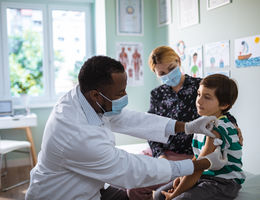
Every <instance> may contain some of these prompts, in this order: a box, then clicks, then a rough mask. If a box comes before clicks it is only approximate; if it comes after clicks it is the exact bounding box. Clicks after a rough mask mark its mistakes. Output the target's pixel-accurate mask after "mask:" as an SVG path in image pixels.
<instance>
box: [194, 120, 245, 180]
mask: <svg viewBox="0 0 260 200" xmlns="http://www.w3.org/2000/svg"><path fill="white" fill-rule="evenodd" d="M214 130H215V131H217V132H218V133H219V134H220V135H221V139H222V141H223V143H222V145H221V150H222V151H227V157H228V163H227V165H225V166H224V167H223V168H221V169H220V170H205V171H204V172H203V175H210V176H215V177H221V178H225V179H234V180H235V181H236V182H237V183H239V184H242V183H243V182H244V181H245V178H246V176H245V174H244V172H243V171H242V158H241V157H242V146H241V145H240V143H239V138H238V135H237V129H236V128H235V126H234V125H233V124H232V123H231V122H230V121H229V120H228V118H227V117H226V116H221V117H219V120H218V127H214ZM205 142H206V136H205V135H202V134H194V136H193V140H192V146H193V152H194V155H195V156H196V158H197V157H198V155H199V154H200V152H201V150H202V148H203V146H204V145H205Z"/></svg>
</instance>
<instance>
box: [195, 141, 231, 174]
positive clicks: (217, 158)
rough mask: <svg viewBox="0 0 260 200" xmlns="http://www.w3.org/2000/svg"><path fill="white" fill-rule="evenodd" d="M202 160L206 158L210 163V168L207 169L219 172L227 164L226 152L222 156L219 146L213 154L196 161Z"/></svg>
mask: <svg viewBox="0 0 260 200" xmlns="http://www.w3.org/2000/svg"><path fill="white" fill-rule="evenodd" d="M203 158H207V159H208V160H209V162H210V167H209V168H208V169H209V170H219V169H221V168H222V167H224V166H225V165H226V164H227V162H228V159H227V152H226V151H224V153H223V154H222V153H221V147H220V146H218V147H217V148H216V149H215V151H214V152H212V153H210V154H208V155H206V156H203V157H200V158H199V159H198V160H201V159H203Z"/></svg>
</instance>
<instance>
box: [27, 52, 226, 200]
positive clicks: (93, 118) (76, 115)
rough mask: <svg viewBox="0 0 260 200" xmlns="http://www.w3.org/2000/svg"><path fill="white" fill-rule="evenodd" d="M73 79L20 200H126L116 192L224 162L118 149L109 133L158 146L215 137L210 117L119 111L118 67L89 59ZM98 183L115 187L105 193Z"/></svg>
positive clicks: (121, 83)
mask: <svg viewBox="0 0 260 200" xmlns="http://www.w3.org/2000/svg"><path fill="white" fill-rule="evenodd" d="M78 79H79V86H77V87H75V88H74V89H72V90H71V91H69V92H68V93H67V94H65V95H64V96H63V97H62V98H61V99H60V100H59V101H58V103H57V104H56V105H55V107H54V108H53V111H52V113H51V115H50V117H49V119H48V121H47V123H46V127H45V130H44V135H43V139H42V145H41V151H40V153H39V156H38V163H37V165H36V166H35V167H34V168H33V169H32V171H31V180H30V186H29V189H28V191H27V193H26V199H28V200H34V199H44V200H47V199H55V200H59V199H62V200H66V199H68V200H72V199H78V200H79V199H84V200H98V199H100V198H101V199H105V200H108V199H111V200H112V199H116V200H120V199H127V196H126V192H125V191H123V190H120V189H117V188H118V187H121V188H137V187H145V186H149V185H155V184H159V183H165V182H167V181H170V180H172V179H174V178H175V177H177V176H184V175H189V174H192V173H193V172H194V171H196V170H201V169H207V168H209V167H210V168H213V167H214V168H221V167H222V166H223V165H224V164H225V163H226V162H227V161H226V159H222V155H221V153H220V152H219V151H215V152H213V153H212V154H210V155H209V156H208V157H207V158H203V159H201V160H197V161H191V160H183V161H168V160H166V159H160V160H159V159H155V158H152V157H148V156H144V155H134V154H129V153H127V152H125V151H123V150H120V149H117V148H116V147H115V136H114V133H113V132H112V131H114V132H118V133H122V134H127V135H132V136H135V137H139V138H144V139H149V140H153V141H158V142H164V143H165V142H167V140H168V137H169V135H174V134H175V132H183V131H184V130H185V132H186V133H187V134H192V133H194V132H196V133H198V132H199V133H203V134H205V135H210V136H213V137H214V135H212V133H211V132H210V131H209V130H208V129H206V126H207V124H209V123H210V122H211V121H212V120H214V118H210V117H206V118H199V119H197V120H195V121H192V122H189V123H186V124H184V123H182V122H176V121H174V120H172V119H169V118H165V117H161V116H157V115H152V114H145V113H140V112H135V111H129V110H126V109H124V110H123V111H122V112H121V110H122V108H123V107H124V106H126V105H127V103H128V99H127V94H126V91H125V89H126V82H127V76H126V73H125V71H124V67H123V66H122V64H121V63H120V62H118V61H116V60H114V59H111V58H109V57H105V56H95V57H92V58H90V59H89V60H88V61H86V62H85V63H84V65H83V66H82V68H81V70H80V73H79V76H78ZM211 129H212V127H211ZM152 132H154V133H156V134H151V133H152ZM104 183H109V184H111V185H113V186H115V187H111V186H110V187H108V188H106V189H104Z"/></svg>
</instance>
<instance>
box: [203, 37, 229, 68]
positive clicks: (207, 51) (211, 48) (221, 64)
mask: <svg viewBox="0 0 260 200" xmlns="http://www.w3.org/2000/svg"><path fill="white" fill-rule="evenodd" d="M229 51H230V49H229V40H225V41H220V42H214V43H208V44H205V46H204V55H205V56H204V65H205V69H206V68H211V69H216V70H218V69H222V68H226V67H229V66H230V62H229Z"/></svg>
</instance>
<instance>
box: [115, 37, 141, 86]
mask: <svg viewBox="0 0 260 200" xmlns="http://www.w3.org/2000/svg"><path fill="white" fill-rule="evenodd" d="M116 59H118V60H119V61H120V62H121V63H122V65H123V66H124V68H125V71H126V74H127V85H128V86H140V85H143V84H144V78H143V77H144V70H143V44H141V43H130V42H118V43H117V44H116Z"/></svg>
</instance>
